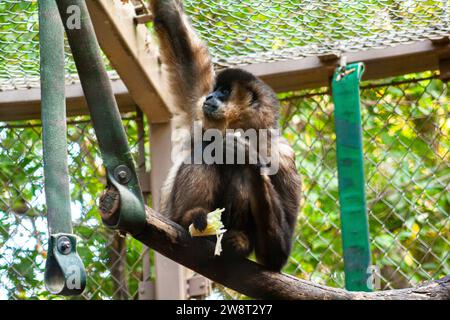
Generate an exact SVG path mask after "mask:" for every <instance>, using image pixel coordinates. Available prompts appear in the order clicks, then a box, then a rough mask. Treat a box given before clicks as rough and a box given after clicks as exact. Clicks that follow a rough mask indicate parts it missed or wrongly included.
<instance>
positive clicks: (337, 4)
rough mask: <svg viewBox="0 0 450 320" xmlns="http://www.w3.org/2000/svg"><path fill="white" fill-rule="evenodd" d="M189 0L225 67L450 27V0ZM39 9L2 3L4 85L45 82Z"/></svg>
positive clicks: (414, 37) (0, 86) (11, 0)
mask: <svg viewBox="0 0 450 320" xmlns="http://www.w3.org/2000/svg"><path fill="white" fill-rule="evenodd" d="M87 1H93V0H87ZM184 4H185V7H186V11H187V12H188V14H189V15H190V16H191V18H192V22H193V24H194V26H195V28H196V29H197V30H198V31H199V32H200V34H201V36H202V38H203V39H204V40H205V41H206V42H207V43H208V45H209V47H210V51H211V54H212V55H213V58H214V62H215V63H216V64H218V65H220V66H230V65H246V64H250V63H257V62H268V61H274V60H289V59H299V58H302V57H305V56H312V55H324V54H329V53H336V52H339V51H342V52H349V51H359V50H365V49H370V48H384V47H388V46H395V45H398V44H402V43H411V42H415V41H420V40H424V39H427V38H435V37H441V36H448V35H449V34H450V27H449V20H450V9H449V4H448V0H404V1H395V0H320V1H319V0H302V1H300V0H283V1H282V0H275V1H272V0H270V1H269V0H249V1H238V0H221V1H212V0H208V1H200V0H185V1H184ZM37 10H38V7H37V1H36V0H2V1H1V2H0V90H8V89H17V88H29V87H36V86H38V85H39V83H38V82H39V51H38V49H39V38H38V15H37ZM67 52H68V51H67ZM66 62H67V63H66V69H67V70H66V71H67V74H68V75H69V76H68V82H71V81H74V78H73V77H72V76H70V75H73V74H75V73H76V71H75V66H74V64H73V62H72V59H71V57H70V54H69V53H67V55H66Z"/></svg>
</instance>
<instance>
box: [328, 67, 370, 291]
mask: <svg viewBox="0 0 450 320" xmlns="http://www.w3.org/2000/svg"><path fill="white" fill-rule="evenodd" d="M363 71H364V65H363V64H362V63H353V64H350V65H347V66H345V67H339V68H337V69H336V72H335V73H334V76H333V81H332V91H333V100H334V121H335V127H336V150H337V166H338V181H339V203H340V209H341V230H342V242H343V250H344V269H345V287H346V288H347V290H351V291H371V289H370V288H369V285H368V280H369V276H370V272H369V270H370V264H371V263H370V246H369V231H368V221H367V209H366V197H365V191H364V189H365V180H364V164H363V150H362V127H361V110H360V98H359V82H360V80H361V76H362V74H363Z"/></svg>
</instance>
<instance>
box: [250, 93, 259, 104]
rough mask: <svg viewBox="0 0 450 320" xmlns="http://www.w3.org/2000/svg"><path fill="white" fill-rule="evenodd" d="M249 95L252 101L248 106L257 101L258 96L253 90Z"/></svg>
mask: <svg viewBox="0 0 450 320" xmlns="http://www.w3.org/2000/svg"><path fill="white" fill-rule="evenodd" d="M250 93H251V95H252V101H251V102H250V104H251V105H254V104H255V103H256V102H257V101H258V95H257V94H256V92H255V91H253V90H251V91H250Z"/></svg>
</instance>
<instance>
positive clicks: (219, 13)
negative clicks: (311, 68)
mask: <svg viewBox="0 0 450 320" xmlns="http://www.w3.org/2000/svg"><path fill="white" fill-rule="evenodd" d="M184 3H185V6H186V9H187V11H188V13H189V15H190V16H191V17H192V20H193V23H194V26H195V28H196V29H197V30H198V31H199V32H200V33H201V35H202V37H203V38H204V39H205V40H206V41H207V42H208V44H209V46H210V49H211V52H212V54H213V56H214V58H215V61H216V62H217V63H220V64H223V65H235V64H238V65H245V64H250V63H255V62H266V61H271V60H280V59H282V60H286V59H293V58H302V57H305V56H312V55H324V54H329V53H336V52H339V51H341V52H349V51H360V50H365V49H370V48H385V47H388V46H395V45H398V44H400V43H412V42H415V41H420V40H424V39H427V38H434V37H441V36H448V35H449V30H450V28H449V20H450V19H449V17H450V8H449V3H448V0H409V1H408V0H406V1H404V0H403V1H395V0H275V1H273V0H249V1H236V0H221V1H198V0H186V1H184Z"/></svg>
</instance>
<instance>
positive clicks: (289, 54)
mask: <svg viewBox="0 0 450 320" xmlns="http://www.w3.org/2000/svg"><path fill="white" fill-rule="evenodd" d="M87 3H88V5H89V9H90V12H91V17H92V19H93V22H94V25H95V28H96V33H97V37H98V39H99V42H100V44H101V46H102V49H103V51H104V53H105V55H106V56H107V58H106V57H105V60H109V62H110V63H111V65H112V66H113V67H111V68H110V71H111V72H110V76H111V80H112V83H113V88H114V91H115V94H116V97H117V99H118V102H119V106H120V108H121V111H123V112H124V113H126V112H130V111H134V110H135V108H136V106H137V107H138V108H139V109H140V110H142V112H143V113H144V114H145V115H146V116H147V122H148V127H147V126H146V128H144V133H142V132H143V131H142V129H141V130H140V131H139V130H138V128H143V126H142V125H139V123H142V120H141V117H140V116H138V117H136V116H135V115H134V114H133V115H131V116H130V115H129V114H128V115H126V116H125V117H126V119H127V120H125V122H126V123H128V124H130V126H129V128H130V130H129V131H128V132H129V135H130V138H133V137H134V140H135V141H142V137H143V136H147V135H148V138H149V140H150V144H149V145H150V148H151V160H150V161H147V162H148V163H147V164H148V167H151V179H150V178H149V177H148V175H146V174H144V170H143V174H142V177H141V179H140V180H141V183H143V182H144V183H146V184H147V187H143V189H144V191H147V192H150V191H152V192H151V194H152V196H151V198H152V205H153V206H154V207H156V208H157V203H156V202H157V199H158V189H159V185H160V184H161V181H162V180H163V178H164V176H165V172H166V170H167V166H168V164H169V159H170V158H169V155H170V150H169V148H168V146H169V145H170V127H169V125H168V120H169V114H168V112H167V108H166V105H167V104H169V103H170V97H168V96H167V88H166V87H165V85H164V83H165V82H164V79H163V77H164V74H163V73H161V72H160V71H159V70H160V65H159V62H158V57H157V48H156V44H154V42H153V40H152V38H151V37H150V36H149V30H151V25H149V26H145V25H143V24H141V23H139V22H145V21H148V20H150V19H149V18H148V15H149V13H148V12H146V10H145V8H143V7H142V6H139V5H138V4H136V5H135V4H133V3H131V2H128V3H127V4H123V2H122V1H106V0H105V1H103V0H100V1H88V2H87ZM185 5H186V8H187V11H188V13H189V14H190V15H191V17H192V19H193V23H194V26H195V27H196V29H197V30H198V31H199V32H200V34H201V35H202V36H203V38H204V40H205V41H207V42H208V44H209V45H210V48H211V53H212V54H213V57H214V61H215V63H216V66H217V68H218V69H220V68H223V67H227V66H235V65H238V66H241V67H243V68H245V69H247V70H250V71H252V72H254V73H255V74H257V75H258V76H260V77H261V78H262V79H263V80H265V81H266V82H267V83H268V84H269V85H271V86H272V87H273V88H274V89H275V90H276V91H277V92H279V93H280V99H281V101H282V106H283V109H282V119H281V125H282V127H283V129H284V134H285V136H286V137H287V138H288V139H289V140H290V141H291V142H293V143H294V144H295V147H296V148H295V150H296V152H297V162H298V163H297V165H298V168H299V171H300V173H301V175H302V178H303V180H304V199H303V203H302V212H301V214H300V217H299V222H298V232H297V234H296V239H295V246H294V250H293V254H292V257H291V260H290V263H289V265H288V266H287V267H286V269H285V271H286V272H287V273H291V274H293V275H295V276H297V277H300V278H308V279H310V280H312V281H314V282H318V283H322V284H328V285H331V286H336V287H342V284H343V278H342V276H343V275H342V253H341V245H340V239H339V237H338V235H339V209H338V203H337V180H336V168H335V149H334V128H333V120H332V102H331V99H330V92H329V89H328V88H327V86H328V85H329V80H330V77H331V75H332V72H333V70H334V69H335V67H336V65H337V64H338V61H339V58H340V56H341V55H342V54H344V55H345V56H346V57H347V60H348V61H349V62H353V61H362V62H364V63H365V64H366V73H365V78H364V80H366V82H364V83H363V85H362V101H363V106H364V108H363V130H364V148H365V158H366V175H367V193H368V202H369V218H370V226H371V243H372V250H373V262H374V264H375V265H376V266H379V268H380V269H379V273H378V276H379V277H380V278H381V285H382V288H401V287H409V286H411V285H414V284H417V283H418V282H420V281H422V280H427V279H437V278H439V277H441V276H444V275H447V274H449V271H450V270H449V268H450V266H449V261H448V260H449V259H448V252H449V243H450V241H449V238H450V236H449V228H450V226H449V222H448V218H449V201H450V199H449V198H448V190H449V183H450V179H449V177H450V176H449V154H448V150H449V124H448V120H447V118H448V113H449V103H448V100H449V98H448V87H447V82H446V81H447V80H448V76H449V59H450V45H449V41H448V37H449V12H448V4H447V1H431V2H430V3H428V2H426V3H423V2H421V1H410V2H405V3H396V2H393V3H385V2H383V1H375V2H369V1H346V2H345V3H344V2H342V3H341V2H339V1H325V2H324V1H321V2H318V1H302V2H300V3H299V2H297V1H249V2H245V3H242V2H240V1H221V2H219V3H214V2H208V1H202V2H199V1H185ZM0 6H3V8H1V9H2V10H0V12H1V13H0V39H1V42H0V43H1V44H2V46H1V47H0V54H1V57H2V60H1V61H2V62H1V63H0V86H1V90H2V91H1V92H0V118H1V120H2V121H5V124H4V125H3V126H2V133H1V136H0V138H1V141H0V144H1V150H2V151H1V152H2V153H1V161H2V167H1V169H2V171H1V175H2V177H1V179H2V195H1V197H2V198H1V203H0V204H1V206H2V208H1V214H2V218H1V219H2V220H0V221H2V222H1V223H2V225H0V229H1V230H2V233H1V236H2V238H3V239H2V243H4V244H3V245H2V246H1V247H0V250H3V253H2V254H1V257H0V259H2V260H3V261H2V260H0V265H1V267H0V268H2V269H1V273H0V281H1V282H4V283H6V285H5V289H3V290H4V293H3V294H9V295H11V296H13V297H18V298H20V297H21V294H22V295H24V297H26V296H37V295H39V294H42V293H41V291H40V289H33V288H34V286H35V284H33V283H34V281H36V280H34V279H33V277H32V276H30V274H29V271H30V270H31V269H28V268H35V267H36V264H37V266H39V265H40V266H41V268H42V256H44V255H45V252H44V251H43V250H42V248H41V247H42V246H43V247H45V245H44V244H43V243H42V242H39V241H38V242H36V245H35V246H36V248H28V249H25V248H24V247H23V243H24V241H25V240H24V239H23V238H22V237H21V236H20V233H23V234H25V235H26V234H30V235H35V236H37V235H38V234H41V237H42V234H45V228H44V229H43V227H42V224H43V222H42V218H41V217H42V215H43V213H44V212H45V211H44V208H43V204H42V199H39V198H42V196H41V197H39V194H41V195H42V171H41V170H40V165H39V164H40V162H39V161H40V155H39V153H40V152H41V149H40V145H39V142H38V140H39V134H40V129H39V121H35V120H31V121H28V119H35V118H39V99H40V98H39V89H38V80H39V75H38V67H37V62H38V51H37V50H38V48H37V43H38V41H37V34H36V30H37V26H36V22H37V16H36V12H37V11H36V9H37V8H36V3H34V2H30V1H14V0H8V1H4V2H2V4H1V5H0ZM244 31H245V32H244ZM67 61H68V62H69V61H70V55H69V54H68V55H67ZM68 66H69V67H68V70H67V71H68V76H67V90H66V91H67V94H68V101H67V102H68V109H69V114H70V115H73V116H75V118H74V119H73V121H72V120H71V123H70V124H69V126H70V130H69V137H72V139H73V140H72V141H73V143H72V149H71V151H72V152H73V154H71V158H72V162H71V168H72V171H71V173H72V177H73V181H72V184H73V186H72V191H73V193H74V194H76V195H77V196H78V197H74V199H77V200H76V201H74V206H75V208H77V209H78V210H80V211H81V212H82V214H80V216H79V217H77V220H76V221H78V222H77V224H78V226H77V228H75V230H76V231H77V232H79V233H80V234H81V235H82V237H85V238H86V247H85V248H84V252H83V250H81V249H80V254H81V256H82V257H83V255H84V256H85V257H88V256H89V255H91V258H92V256H94V259H92V260H93V262H94V261H95V262H97V263H93V264H92V269H89V267H88V271H89V272H90V274H91V275H92V274H94V273H97V275H98V274H101V273H108V272H109V273H111V274H112V275H113V281H112V282H108V283H107V282H105V284H104V285H103V284H102V283H103V282H102V281H103V280H98V279H101V277H100V278H98V279H96V278H95V277H92V279H93V280H94V281H98V283H100V284H101V285H98V284H97V285H95V284H93V285H92V287H90V288H91V289H90V290H88V293H87V294H86V295H85V297H86V298H90V297H103V298H107V297H111V296H114V297H117V298H129V297H130V291H131V292H132V291H135V292H137V290H136V288H137V287H138V283H139V282H141V281H142V279H144V281H142V282H141V283H140V285H141V289H142V292H144V293H145V290H146V289H148V288H150V289H151V288H152V286H151V285H148V284H147V283H146V281H145V280H147V278H148V277H149V269H148V257H147V256H146V254H144V255H141V254H140V251H141V250H142V248H141V247H140V245H139V244H137V243H136V242H133V241H132V240H130V239H128V240H127V241H124V240H123V238H121V237H119V236H117V235H111V234H108V232H107V231H102V232H98V228H100V227H99V226H98V220H95V218H93V215H94V214H95V212H96V209H95V207H96V206H95V204H94V199H95V198H96V197H97V196H98V194H96V192H97V191H99V189H100V188H99V187H98V180H99V179H100V181H101V179H104V172H103V173H102V171H101V170H102V169H101V166H100V162H99V156H98V154H97V153H96V152H95V151H94V150H92V145H93V144H94V143H91V140H92V136H93V133H92V129H91V128H90V126H89V124H88V123H86V122H85V120H86V118H84V117H80V115H82V114H84V113H85V102H84V99H83V94H82V91H81V87H80V85H79V84H78V81H77V79H76V77H74V76H73V73H74V67H73V64H70V63H69V64H68ZM113 70H114V71H113ZM413 72H414V73H416V74H411V73H413ZM417 72H421V73H420V74H417ZM392 77H395V78H392ZM380 79H382V80H380ZM23 119H27V121H25V122H24V121H20V122H14V120H23ZM6 121H8V122H6ZM11 121H13V122H11ZM138 132H140V133H138ZM138 137H141V139H138ZM138 146H139V144H137V146H136V149H140V151H141V152H140V154H141V159H140V160H141V161H140V164H141V165H140V167H145V164H144V165H143V166H142V163H145V162H143V161H142V159H143V156H144V152H143V151H142V150H143V149H145V146H142V143H141V144H140V148H138ZM25 150H35V151H36V152H37V153H38V155H37V156H34V157H33V152H31V154H30V153H26V152H24V151H25ZM80 157H81V158H85V159H86V160H81V159H80ZM85 163H87V164H88V165H86V164H85ZM94 168H99V169H98V170H95V169H94ZM93 169H94V170H93ZM96 176H98V178H97V177H96ZM150 185H151V187H150ZM82 186H85V187H84V188H83V187H82ZM87 208H89V210H88V209H87ZM101 230H103V229H101ZM104 237H106V238H108V240H109V243H110V250H109V251H108V253H107V254H108V255H109V257H108V258H105V257H102V255H104V254H106V253H105V252H103V253H102V252H101V251H102V245H101V243H103V242H104V241H105V238H104ZM88 238H90V239H88ZM37 239H39V237H37ZM43 239H45V237H43ZM20 247H22V248H23V250H19V248H20ZM127 247H128V249H129V250H128V254H127V250H126V248H127ZM135 249H136V250H135ZM144 252H146V250H145V249H144ZM141 260H145V263H144V266H143V267H142V265H141ZM154 260H155V264H156V269H157V270H156V272H157V273H158V272H159V273H160V274H159V277H161V278H160V279H163V278H164V272H168V273H169V275H168V277H169V278H171V279H177V281H178V285H177V286H174V287H176V288H178V289H177V290H176V291H177V292H178V293H173V292H172V293H167V294H180V295H185V289H184V288H183V287H184V286H186V282H185V279H184V274H183V273H184V271H182V269H180V268H179V267H178V266H176V265H174V264H171V263H169V262H168V261H166V260H165V258H163V257H162V256H159V255H158V256H156V257H155V259H154ZM105 261H109V263H110V265H108V266H105V265H103V264H102V262H105ZM128 261H131V265H128V263H127V262H128ZM30 262H31V263H30ZM127 265H128V268H129V269H128V270H126V269H127ZM158 265H159V266H163V265H164V267H163V268H161V267H159V268H158ZM167 266H169V267H167ZM24 268H25V269H24ZM174 274H175V275H177V277H174ZM27 276H28V277H29V278H27ZM36 279H37V280H39V277H37V278H36ZM24 284H26V285H28V286H29V287H25V288H23V290H20V289H15V287H16V286H18V285H19V286H20V285H24ZM94 287H97V290H96V291H95V290H93V289H92V288H94ZM180 288H181V289H180ZM41 289H42V288H41ZM16 290H19V291H16ZM103 290H104V292H102V291H103ZM158 290H163V289H162V288H158V279H157V281H156V291H157V292H158ZM142 292H141V293H142ZM180 292H182V293H180ZM222 292H223V291H222ZM133 293H134V292H133ZM160 294H161V295H163V293H160ZM133 295H134V294H133ZM142 295H143V294H141V296H142ZM160 297H161V296H160Z"/></svg>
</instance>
